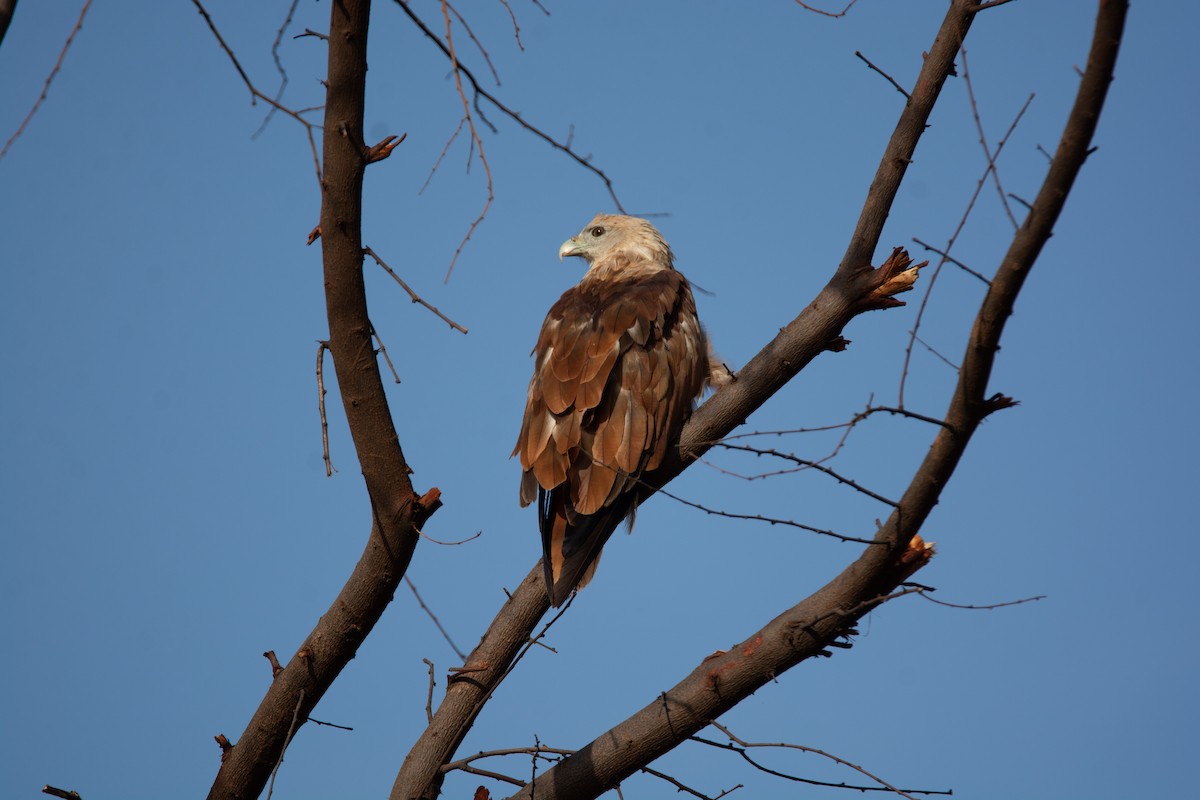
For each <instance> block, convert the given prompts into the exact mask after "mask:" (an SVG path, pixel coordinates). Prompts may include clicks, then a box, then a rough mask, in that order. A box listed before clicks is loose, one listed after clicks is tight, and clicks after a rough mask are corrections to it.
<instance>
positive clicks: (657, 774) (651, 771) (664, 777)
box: [638, 767, 743, 800]
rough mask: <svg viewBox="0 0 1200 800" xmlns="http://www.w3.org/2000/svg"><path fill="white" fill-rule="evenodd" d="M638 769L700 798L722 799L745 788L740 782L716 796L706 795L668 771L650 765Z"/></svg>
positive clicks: (703, 799)
mask: <svg viewBox="0 0 1200 800" xmlns="http://www.w3.org/2000/svg"><path fill="white" fill-rule="evenodd" d="M638 771H639V772H644V773H646V774H647V775H653V776H654V777H656V778H659V779H661V780H664V781H666V782H667V783H669V784H671V785H672V786H674V787H675V791H677V792H683V793H684V794H690V795H691V796H692V797H698V798H700V800H721V798H722V797H725V796H726V795H729V794H732V793H733V792H736V791H737V790H738V789H741V788H743V787H742V784H740V783H739V784H738V785H737V786H734V787H733V788H732V789H726V790H725V791H723V792H721V793H720V794H719V795H717V796H716V797H710V796H709V795H706V794H704V793H703V792H698V791H696V790H695V789H693V788H692V787H690V786H688V785H686V784H684V783H682V782H680V781H679V780H677V779H675V778H672V777H671V776H670V775H667V774H666V773H663V772H659V771H658V770H656V769H650V767H642V768H641V769H640V770H638Z"/></svg>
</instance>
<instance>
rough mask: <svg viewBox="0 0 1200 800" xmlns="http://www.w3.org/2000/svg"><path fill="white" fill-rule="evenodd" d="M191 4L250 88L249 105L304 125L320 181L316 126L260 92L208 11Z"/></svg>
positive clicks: (200, 6)
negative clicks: (260, 105)
mask: <svg viewBox="0 0 1200 800" xmlns="http://www.w3.org/2000/svg"><path fill="white" fill-rule="evenodd" d="M192 5H194V6H195V7H196V10H197V11H199V12H200V16H202V17H204V21H205V22H206V23H208V29H209V30H210V31H212V34H213V36H215V37H217V42H218V43H219V44H220V45H221V49H222V50H224V51H225V54H226V55H228V56H229V60H230V61H232V62H233V67H234V69H236V70H237V73H238V75H240V76H241V78H242V83H244V84H246V88H247V89H249V90H250V105H256V100H262V101H263V102H264V103H267V104H268V105H270V106H271V107H273V108H276V109H278V110H279V111H282V112H283V113H284V114H287V115H288V116H289V117H291V118H292V119H294V120H296V121H297V122H299V123H300V124H301V125H303V126H304V132H305V134H306V135H307V136H308V147H309V150H310V151H311V152H312V158H313V168H314V169H315V170H316V173H317V183H320V182H321V158H320V156H318V155H317V140H316V137H315V136H314V135H313V129H314V128H315V127H316V126H315V125H314V124H313V123H311V122H309V121H308V120H306V119H305V118H304V117H302V116H300V112H299V111H294V110H293V109H290V108H288V107H287V106H285V105H283V104H281V103H279V102H278V101H276V100H275V99H274V98H271V97H268V96H267V95H265V94H263V93H262V92H260V91H259V90H258V87H256V86H255V85H254V83H253V81H251V80H250V77H249V76H248V75H247V74H246V70H244V69H242V65H241V62H239V61H238V59H237V56H236V55H234V54H233V50H232V49H231V48H230V47H229V45H228V44H226V43H225V39H224V38H223V37H222V36H221V32H220V31H218V30H217V26H216V24H215V23H214V22H213V20H212V17H210V16H209V15H208V11H207V10H206V9H205V8H204V6H203V5H202V4H201V3H200V0H192Z"/></svg>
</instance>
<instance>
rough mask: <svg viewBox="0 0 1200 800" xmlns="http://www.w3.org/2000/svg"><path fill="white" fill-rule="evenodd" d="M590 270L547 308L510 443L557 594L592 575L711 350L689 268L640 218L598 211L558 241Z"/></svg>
mask: <svg viewBox="0 0 1200 800" xmlns="http://www.w3.org/2000/svg"><path fill="white" fill-rule="evenodd" d="M558 255H559V259H560V260H561V259H562V258H564V257H565V256H580V257H581V258H583V259H584V260H585V261H586V262H587V263H588V270H587V272H586V273H585V274H584V276H583V278H582V279H581V280H580V281H579V284H578V285H577V286H574V287H572V288H571V289H568V290H567V291H566V292H565V293H564V294H563V296H562V297H561V298H559V300H558V302H557V303H555V304H554V305H553V306H552V307H551V308H550V312H549V313H548V314H547V315H546V321H545V322H544V323H542V330H541V333H540V334H539V335H538V339H537V345H536V346H535V347H534V349H533V356H534V367H533V378H532V380H530V382H529V400H528V402H527V404H526V406H525V419H524V421H523V422H522V423H521V434H520V436H519V438H518V439H517V446H516V448H515V449H514V450H513V455H520V457H521V469H522V470H523V475H522V477H521V505H522V506H527V505H529V504H530V503H532V502H533V501H534V499H535V498H536V499H537V501H538V526H539V527H540V529H541V534H542V551H543V556H544V566H545V574H546V591H547V593H548V594H549V596H550V602H551V603H552V604H553V605H554V606H560V605H562V604H563V603H564V602H565V601H566V599H567V597H568V596H569V595H570V593H571V592H572V591H573V590H574V589H577V588H582V587H583V586H585V585H586V584H587V582H588V581H589V580H590V579H591V577H592V574H593V573H594V571H595V569H596V564H597V562H598V560H599V558H600V550H601V548H602V547H603V546H604V543H605V542H606V541H607V540H608V537H609V536H610V535H612V532H613V531H614V530H615V529H616V527H617V526H618V525H619V524H620V523H621V520H623V519H628V520H629V527H630V529H632V527H633V517H634V512H635V511H636V510H637V506H638V503H639V502H641V500H642V499H643V498H645V497H646V496H648V495H650V494H651V493H652V490H651V489H650V488H649V485H653V473H654V471H655V470H656V469H658V468H659V467H660V466H662V465H663V463H664V460H665V459H666V457H667V454H668V453H669V452H670V449H671V448H674V447H676V446H677V442H678V438H679V431H680V430H681V429H682V428H683V424H684V422H686V421H687V418H688V416H689V415H690V414H691V413H692V406H693V404H694V403H695V401H696V400H697V398H699V396H700V394H701V393H702V392H703V391H704V388H705V386H706V385H707V384H709V383H710V382H711V383H714V384H719V383H723V382H724V381H725V380H727V379H728V377H729V373H728V371H727V370H724V368H723V365H719V364H717V362H716V361H715V359H713V358H711V354H710V350H709V346H708V341H707V338H706V336H705V333H704V328H702V327H701V325H700V320H699V319H698V318H697V317H696V301H695V299H694V298H693V297H692V290H691V287H690V286H689V284H688V281H687V279H686V278H684V277H683V275H682V274H680V273H679V272H678V271H676V269H675V267H674V256H673V255H672V253H671V248H670V247H669V246H668V245H667V243H666V241H664V240H663V237H662V234H660V233H659V232H658V231H657V230H656V229H655V227H654V226H653V225H651V224H650V223H649V222H647V221H646V220H644V219H638V218H636V217H626V216H614V215H607V214H598V215H597V216H596V218H595V219H593V220H592V221H591V222H589V223H588V225H587V227H586V228H584V229H583V230H582V231H581V232H580V233H579V234H578V235H577V236H573V237H572V238H570V239H568V240H567V241H566V242H565V243H564V244H563V246H562V247H561V248H560V249H559V251H558Z"/></svg>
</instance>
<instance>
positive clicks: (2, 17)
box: [0, 0, 92, 158]
mask: <svg viewBox="0 0 1200 800" xmlns="http://www.w3.org/2000/svg"><path fill="white" fill-rule="evenodd" d="M16 5H17V3H16V0H11V2H9V3H3V2H0V39H3V38H4V33H5V31H7V30H8V23H9V21H10V20H11V19H12V14H13V11H15V10H16ZM91 6H92V0H87V2H85V3H84V4H83V8H82V9H80V11H79V19H78V20H76V21H75V27H74V28H71V32H70V33H69V34H67V41H66V42H64V43H63V46H62V50H61V51H59V54H58V60H57V61H55V62H54V69H52V70H50V75H49V76H47V78H46V82H45V83H44V84H42V93H41V94H40V95H38V99H37V101H36V102H34V104H33V108H31V109H29V113H28V114H26V115H25V119H23V120H21V124H20V125H18V126H17V130H16V132H15V133H14V134H13V135H12V136H10V137H8V141H7V142H5V143H4V147H0V158H4V156H5V154H6V153H7V152H8V148H10V147H12V143H13V142H15V141H16V140H17V139H18V138H19V137H20V135H21V134H22V133H24V132H25V127H26V126H27V125H29V121H30V120H31V119H33V115H34V114H36V113H37V112H38V109H39V108H41V107H42V103H43V102H44V101H45V100H46V95H48V94H49V93H50V84H52V83H54V76H56V75H58V71H59V70H60V69H62V65H63V60H64V59H66V57H67V51H68V50H70V49H71V42H73V41H75V34H77V33H79V29H80V28H82V27H83V19H84V17H86V16H87V13H88V9H89V8H91Z"/></svg>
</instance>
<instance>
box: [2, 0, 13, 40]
mask: <svg viewBox="0 0 1200 800" xmlns="http://www.w3.org/2000/svg"><path fill="white" fill-rule="evenodd" d="M16 10H17V0H0V43H3V41H4V34H6V33H8V26H9V23H11V22H12V17H13V12H14V11H16Z"/></svg>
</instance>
